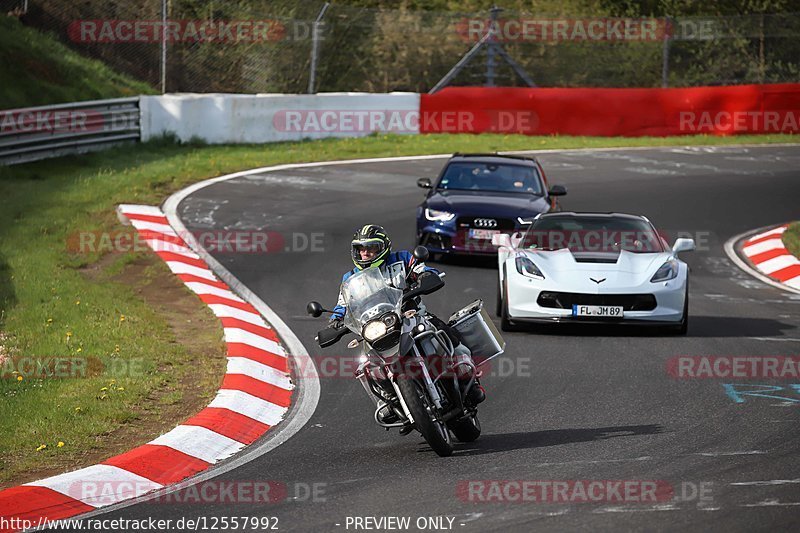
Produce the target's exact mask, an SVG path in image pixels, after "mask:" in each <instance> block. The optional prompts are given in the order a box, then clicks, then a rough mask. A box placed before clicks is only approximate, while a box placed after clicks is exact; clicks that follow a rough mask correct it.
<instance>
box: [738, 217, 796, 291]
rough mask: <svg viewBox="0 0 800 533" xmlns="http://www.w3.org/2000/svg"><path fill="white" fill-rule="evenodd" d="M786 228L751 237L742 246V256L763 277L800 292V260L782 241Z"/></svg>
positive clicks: (780, 227) (784, 226)
mask: <svg viewBox="0 0 800 533" xmlns="http://www.w3.org/2000/svg"><path fill="white" fill-rule="evenodd" d="M787 227H788V224H785V225H783V226H779V227H777V228H774V229H771V230H769V231H765V232H762V233H757V234H756V235H753V236H752V237H750V238H749V239H747V240H746V241H745V242H744V243H743V244H742V255H744V256H745V257H746V258H747V259H748V260H749V261H750V263H752V264H753V266H754V267H755V268H756V270H758V271H759V272H761V273H762V274H764V275H765V276H767V277H769V278H770V279H773V280H775V281H777V282H779V283H782V284H784V285H787V286H789V287H791V288H793V289H799V290H800V260H798V259H797V258H796V257H795V256H794V255H792V254H791V253H790V252H789V251H788V250H787V249H786V246H784V244H783V240H782V236H783V233H784V232H785V231H786V228H787Z"/></svg>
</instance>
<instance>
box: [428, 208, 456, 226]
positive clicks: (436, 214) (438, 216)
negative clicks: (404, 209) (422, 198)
mask: <svg viewBox="0 0 800 533" xmlns="http://www.w3.org/2000/svg"><path fill="white" fill-rule="evenodd" d="M425 218H427V219H428V220H433V221H435V222H447V221H448V220H453V219H454V218H456V214H455V213H450V212H449V211H438V210H436V209H430V208H428V207H426V208H425Z"/></svg>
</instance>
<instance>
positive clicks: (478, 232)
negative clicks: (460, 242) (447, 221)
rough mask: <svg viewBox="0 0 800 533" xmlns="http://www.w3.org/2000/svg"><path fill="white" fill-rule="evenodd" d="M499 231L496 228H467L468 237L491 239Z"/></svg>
mask: <svg viewBox="0 0 800 533" xmlns="http://www.w3.org/2000/svg"><path fill="white" fill-rule="evenodd" d="M498 233H500V230H496V229H471V230H469V238H470V239H481V240H491V239H492V236H493V235H497V234H498Z"/></svg>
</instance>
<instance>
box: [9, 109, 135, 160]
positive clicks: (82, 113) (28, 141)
mask: <svg viewBox="0 0 800 533" xmlns="http://www.w3.org/2000/svg"><path fill="white" fill-rule="evenodd" d="M140 137H141V126H140V115H139V97H138V96H137V97H132V98H115V99H112V100H93V101H88V102H75V103H70V104H59V105H49V106H42V107H28V108H25V109H11V110H7V111H0V164H2V165H14V164H17V163H25V162H28V161H37V160H39V159H46V158H50V157H59V156H62V155H69V154H82V153H86V152H90V151H94V150H102V149H104V148H108V147H110V146H113V145H115V144H119V143H123V142H135V141H137V140H139V138H140Z"/></svg>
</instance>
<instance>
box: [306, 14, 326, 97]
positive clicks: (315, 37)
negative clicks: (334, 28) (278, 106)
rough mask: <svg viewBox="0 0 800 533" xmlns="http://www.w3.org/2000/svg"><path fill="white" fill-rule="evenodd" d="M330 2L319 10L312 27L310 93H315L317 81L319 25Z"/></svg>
mask: <svg viewBox="0 0 800 533" xmlns="http://www.w3.org/2000/svg"><path fill="white" fill-rule="evenodd" d="M330 5H331V4H330V2H325V5H323V6H322V9H320V10H319V15H317V19H316V20H315V21H314V26H312V28H311V67H310V68H311V72H309V74H308V94H314V93H315V92H316V90H315V89H314V84H315V82H316V81H317V79H316V78H317V49H318V47H319V26H320V24H321V23H322V17H324V16H325V12H326V11H327V10H328V8H329V7H330Z"/></svg>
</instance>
